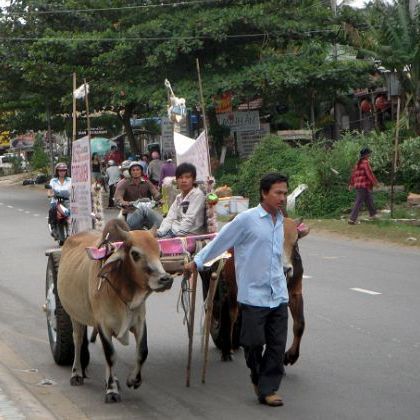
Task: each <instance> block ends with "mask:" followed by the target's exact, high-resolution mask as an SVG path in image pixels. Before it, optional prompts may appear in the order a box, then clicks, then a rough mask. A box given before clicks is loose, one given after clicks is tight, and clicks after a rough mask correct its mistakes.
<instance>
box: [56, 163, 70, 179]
mask: <svg viewBox="0 0 420 420" xmlns="http://www.w3.org/2000/svg"><path fill="white" fill-rule="evenodd" d="M59 170H64V171H67V164H66V163H64V162H58V163H57V165H55V176H56V177H58V171H59Z"/></svg>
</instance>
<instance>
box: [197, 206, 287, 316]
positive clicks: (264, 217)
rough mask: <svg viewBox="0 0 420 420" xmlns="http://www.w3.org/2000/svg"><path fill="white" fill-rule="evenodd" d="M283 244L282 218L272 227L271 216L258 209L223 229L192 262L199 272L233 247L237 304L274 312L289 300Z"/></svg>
mask: <svg viewBox="0 0 420 420" xmlns="http://www.w3.org/2000/svg"><path fill="white" fill-rule="evenodd" d="M283 241H284V231H283V216H282V214H281V213H280V212H278V213H277V217H276V223H275V224H274V223H273V219H272V216H271V214H270V213H267V212H266V211H265V210H264V209H263V207H262V206H261V205H258V206H257V207H254V208H252V209H250V210H247V211H245V212H243V213H240V214H239V215H238V216H236V217H235V219H233V221H232V222H230V223H228V224H226V225H225V226H223V228H222V229H221V231H220V232H219V233H218V235H217V236H216V238H215V239H213V240H212V241H211V242H210V243H209V244H208V245H206V246H205V247H204V248H203V249H202V250H201V251H200V252H199V253H198V254H197V255H196V256H195V257H194V262H195V263H196V265H197V268H198V269H199V270H201V269H202V268H203V265H204V263H205V262H207V261H209V260H212V259H213V258H215V257H217V256H218V255H220V254H222V253H223V252H224V251H226V250H228V249H229V248H232V247H233V248H234V251H235V270H236V281H237V283H238V302H241V303H244V304H247V305H253V306H261V307H269V308H275V307H277V306H279V305H280V304H281V303H287V302H288V300H289V295H288V292H287V283H286V278H285V275H284V272H283V265H282V261H281V257H282V252H283Z"/></svg>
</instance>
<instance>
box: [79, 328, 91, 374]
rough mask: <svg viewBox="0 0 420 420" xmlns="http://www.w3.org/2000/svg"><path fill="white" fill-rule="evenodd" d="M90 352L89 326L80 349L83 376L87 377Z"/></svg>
mask: <svg viewBox="0 0 420 420" xmlns="http://www.w3.org/2000/svg"><path fill="white" fill-rule="evenodd" d="M89 360H90V354H89V340H88V335H87V327H85V332H84V333H83V341H82V348H81V349H80V363H81V365H82V372H83V377H84V378H87V375H86V369H87V367H88V365H89Z"/></svg>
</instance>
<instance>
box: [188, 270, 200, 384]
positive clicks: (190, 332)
mask: <svg viewBox="0 0 420 420" xmlns="http://www.w3.org/2000/svg"><path fill="white" fill-rule="evenodd" d="M197 276H198V273H197V271H196V272H195V273H193V274H192V275H191V277H190V279H189V287H190V290H191V301H190V315H189V322H188V326H189V328H188V361H187V372H186V374H187V378H186V382H185V385H186V386H187V387H189V386H190V380H191V362H192V351H193V339H194V316H195V300H196V292H197Z"/></svg>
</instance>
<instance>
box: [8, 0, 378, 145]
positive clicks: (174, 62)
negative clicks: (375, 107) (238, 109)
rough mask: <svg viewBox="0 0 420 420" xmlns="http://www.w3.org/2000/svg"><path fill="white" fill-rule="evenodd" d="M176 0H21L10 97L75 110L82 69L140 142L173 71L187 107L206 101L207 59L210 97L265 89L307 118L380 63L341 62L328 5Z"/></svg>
mask: <svg viewBox="0 0 420 420" xmlns="http://www.w3.org/2000/svg"><path fill="white" fill-rule="evenodd" d="M172 3H173V4H172V6H170V5H168V4H166V5H165V4H160V3H159V2H150V3H148V4H146V5H139V6H126V5H125V2H123V1H120V0H91V1H88V2H85V3H83V4H82V5H77V6H76V5H75V4H76V3H75V2H73V1H72V0H60V1H58V2H57V1H56V0H54V2H52V1H47V2H45V1H40V0H15V1H14V2H13V4H12V5H11V6H10V8H9V9H8V13H9V14H8V15H7V16H6V17H4V16H3V18H2V21H1V27H2V28H3V29H2V30H1V33H2V34H3V41H0V42H1V43H0V54H1V55H2V58H4V59H6V58H7V60H6V64H3V69H4V70H7V72H6V73H7V77H4V78H3V79H2V80H1V81H0V89H1V92H2V93H1V95H2V96H3V97H7V100H6V101H5V102H4V103H5V104H8V105H7V106H12V103H11V102H12V101H11V99H12V98H11V97H10V96H11V95H10V93H11V92H12V91H15V94H16V96H17V98H18V106H19V109H20V110H21V112H24V113H26V112H27V111H28V110H29V109H31V108H35V109H36V110H38V111H39V112H41V110H42V109H43V108H42V107H43V106H44V105H43V103H44V97H45V96H48V98H49V102H50V103H51V104H52V107H53V108H54V110H55V113H56V114H58V113H64V112H68V111H69V109H70V103H71V96H70V95H69V92H70V91H71V80H70V74H71V73H72V72H73V71H76V72H77V73H78V74H79V75H81V76H83V77H86V79H87V80H88V81H89V83H90V85H91V88H92V89H91V90H92V94H91V97H90V98H91V102H92V107H93V108H94V109H98V110H99V109H107V110H110V111H113V112H115V113H117V115H118V116H119V118H120V119H121V121H122V123H123V125H124V127H125V130H126V132H127V134H128V135H129V139H130V142H131V145H132V148H133V149H134V151H136V147H137V145H136V143H135V141H134V137H133V136H132V131H131V127H130V122H129V121H130V118H131V117H132V116H133V115H141V116H150V115H156V114H162V113H163V112H164V110H165V108H166V102H167V97H166V92H165V90H164V87H163V80H164V79H165V78H168V79H169V80H170V81H171V82H172V85H173V87H174V90H175V92H177V93H178V94H179V95H181V96H183V97H185V98H186V99H187V104H189V105H190V106H191V105H194V104H197V103H198V102H199V95H198V87H197V75H196V71H195V60H196V58H198V59H199V60H200V63H201V67H202V71H203V80H204V95H205V101H206V105H210V104H211V102H212V97H213V96H214V95H215V94H217V93H221V92H224V91H226V90H231V91H234V92H235V100H236V101H237V102H241V101H246V100H248V99H249V98H253V97H255V96H261V97H263V98H264V100H265V106H266V108H267V109H270V110H275V109H276V105H278V104H279V103H283V104H287V107H288V108H290V109H293V110H294V111H295V112H298V113H299V115H300V119H301V120H302V121H308V120H310V119H311V110H312V114H313V113H314V109H315V107H314V104H315V102H318V103H319V102H321V101H327V102H328V101H329V102H331V97H332V93H333V92H336V91H337V90H338V91H343V92H346V91H348V89H349V88H350V87H353V86H355V85H356V86H357V85H359V84H360V80H362V79H363V77H364V76H365V75H366V71H367V69H368V68H369V66H370V64H369V63H366V62H363V61H357V60H350V59H349V60H341V61H338V60H331V59H330V56H331V46H332V44H333V43H334V42H336V41H337V36H338V34H339V29H340V24H339V21H337V20H334V19H333V18H332V14H331V11H330V9H329V7H328V2H320V1H319V0H304V1H297V0H293V1H290V0H287V1H286V0H260V1H256V0H226V1H223V2H203V3H201V2H200V3H194V2H191V3H190V4H188V3H178V2H176V1H173V2H172ZM59 10H61V13H58V11H59ZM63 11H65V13H64V12H63ZM18 38H19V39H22V38H23V39H24V41H16V39H18ZM5 91H6V94H5V93H4V92H5ZM308 98H309V99H308ZM29 99H30V100H29ZM314 119H315V116H314V115H313V116H312V120H314Z"/></svg>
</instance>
